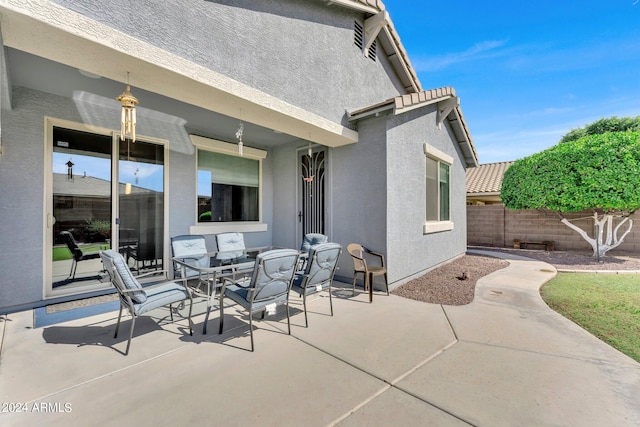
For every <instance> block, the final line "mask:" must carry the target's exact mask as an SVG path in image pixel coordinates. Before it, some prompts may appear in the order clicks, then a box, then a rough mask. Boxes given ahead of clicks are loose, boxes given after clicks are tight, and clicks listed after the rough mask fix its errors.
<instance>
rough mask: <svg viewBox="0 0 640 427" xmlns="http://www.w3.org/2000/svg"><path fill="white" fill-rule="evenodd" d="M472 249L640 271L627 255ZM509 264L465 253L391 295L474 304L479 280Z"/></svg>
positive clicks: (576, 266)
mask: <svg viewBox="0 0 640 427" xmlns="http://www.w3.org/2000/svg"><path fill="white" fill-rule="evenodd" d="M474 249H482V250H491V251H497V252H508V253H513V254H516V255H520V256H525V257H529V258H533V259H537V260H540V261H544V262H547V263H549V264H551V265H553V266H554V267H556V268H557V269H562V270H586V271H595V270H604V271H629V270H638V271H640V259H639V258H636V257H630V256H618V255H616V256H607V257H604V258H603V259H602V260H601V261H600V262H598V260H597V259H596V258H594V257H593V255H592V254H589V253H580V252H565V251H552V252H546V251H537V250H524V249H503V248H500V249H499V250H498V249H496V248H484V247H475V248H474ZM507 265H509V263H508V262H507V261H505V260H502V259H499V258H494V257H491V256H484V255H477V254H473V253H467V254H465V255H463V256H462V257H460V258H458V259H456V260H454V261H452V262H450V263H448V264H445V265H443V266H441V267H439V268H436V269H435V270H432V271H430V272H428V273H426V274H425V275H423V276H421V277H418V278H417V279H413V280H411V281H410V282H408V283H406V284H404V285H402V286H400V287H398V288H397V289H394V290H393V291H392V293H393V294H394V295H398V296H401V297H405V298H410V299H414V300H417V301H423V302H428V303H432V304H445V305H465V304H469V303H470V302H471V301H473V295H474V292H475V287H476V282H477V281H478V279H479V278H481V277H483V276H486V275H487V274H490V273H493V272H494V271H497V270H500V269H502V268H504V267H506V266H507Z"/></svg>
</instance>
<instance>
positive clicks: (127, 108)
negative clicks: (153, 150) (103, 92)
mask: <svg viewBox="0 0 640 427" xmlns="http://www.w3.org/2000/svg"><path fill="white" fill-rule="evenodd" d="M116 100H118V101H120V103H121V104H122V114H121V118H120V140H122V141H125V140H127V141H131V142H136V105H138V99H137V98H136V97H135V96H133V95H132V94H131V87H130V86H129V73H128V72H127V88H126V89H125V91H124V92H122V94H120V96H118V97H117V98H116Z"/></svg>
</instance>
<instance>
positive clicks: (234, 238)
mask: <svg viewBox="0 0 640 427" xmlns="http://www.w3.org/2000/svg"><path fill="white" fill-rule="evenodd" d="M216 243H217V245H218V251H221V252H226V253H225V254H219V255H218V258H219V259H233V258H239V257H241V256H243V255H244V250H245V245H244V235H243V234H242V233H220V234H216Z"/></svg>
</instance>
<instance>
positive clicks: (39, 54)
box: [0, 0, 358, 148]
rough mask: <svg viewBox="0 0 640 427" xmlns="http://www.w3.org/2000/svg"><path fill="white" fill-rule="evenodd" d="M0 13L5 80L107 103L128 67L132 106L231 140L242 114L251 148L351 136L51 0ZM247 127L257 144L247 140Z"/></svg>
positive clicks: (10, 0)
mask: <svg viewBox="0 0 640 427" xmlns="http://www.w3.org/2000/svg"><path fill="white" fill-rule="evenodd" d="M0 14H1V21H0V22H1V29H2V38H3V43H4V45H5V46H6V47H9V48H10V49H7V50H6V51H7V53H6V56H7V57H6V59H7V62H8V67H9V71H10V78H11V81H10V82H9V83H10V85H18V86H24V87H28V88H33V89H37V90H41V91H44V92H48V93H52V94H56V95H60V96H64V97H68V98H75V97H77V96H78V93H79V92H82V93H84V94H85V95H90V97H91V99H92V100H94V101H95V100H96V99H98V100H100V99H103V100H108V101H107V102H110V100H112V99H114V98H115V96H117V95H118V94H120V93H121V92H122V90H123V88H124V83H126V81H125V80H126V76H127V71H131V70H135V73H133V74H132V75H131V81H130V82H131V86H132V91H133V92H134V94H135V95H136V97H137V98H138V99H139V100H140V107H144V108H145V109H146V111H148V112H158V114H161V115H165V114H166V115H169V116H170V117H175V118H181V119H184V120H186V121H187V124H186V127H187V128H188V130H189V131H191V132H195V133H201V134H203V135H205V136H209V137H213V138H218V139H221V140H225V141H231V142H233V141H235V132H236V130H237V127H238V121H239V118H240V116H242V120H243V122H245V140H246V142H247V145H254V146H256V147H258V148H268V147H272V146H277V145H281V144H286V143H289V142H292V141H295V140H300V139H302V140H310V141H312V142H315V143H319V144H322V145H326V146H330V147H336V146H341V145H345V144H351V143H355V142H357V140H358V134H357V132H355V131H353V130H351V129H349V128H346V127H344V126H342V125H340V124H338V123H335V122H333V121H331V120H328V119H325V118H323V117H320V116H318V115H316V114H314V113H311V112H309V111H306V110H303V109H301V108H299V107H296V106H294V105H291V104H288V103H286V102H284V101H282V100H280V99H278V98H275V97H273V96H271V95H268V94H266V93H264V92H261V91H258V90H256V89H254V88H251V87H249V86H247V85H245V84H243V83H240V82H238V81H235V80H233V79H231V78H229V77H227V76H224V75H221V74H218V73H216V72H214V71H211V70H209V69H206V68H204V67H202V66H199V65H197V64H194V63H192V62H190V61H187V60H185V59H184V58H180V57H178V56H175V55H172V54H170V53H167V52H165V51H162V50H160V49H159V48H157V47H155V46H151V45H149V44H146V43H144V42H142V41H140V40H138V39H135V38H132V37H130V36H127V35H126V34H123V33H120V32H118V31H116V30H114V29H113V28H110V27H107V26H104V25H102V24H99V23H96V22H95V21H91V20H88V19H87V18H85V17H84V16H82V15H79V14H76V13H74V12H71V11H69V10H67V9H65V8H62V7H60V6H57V5H55V4H53V3H47V2H24V1H19V0H2V1H0ZM79 70H82V71H84V72H88V73H91V74H95V75H98V76H100V77H101V78H100V79H93V78H90V77H86V76H85V75H82V74H80V72H79ZM254 132H255V133H254ZM252 134H254V135H259V137H257V138H256V139H257V140H259V143H257V144H251V135H252Z"/></svg>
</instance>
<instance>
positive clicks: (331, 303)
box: [329, 283, 333, 316]
mask: <svg viewBox="0 0 640 427" xmlns="http://www.w3.org/2000/svg"><path fill="white" fill-rule="evenodd" d="M329 307H330V308H331V316H333V301H332V299H331V283H329Z"/></svg>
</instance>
